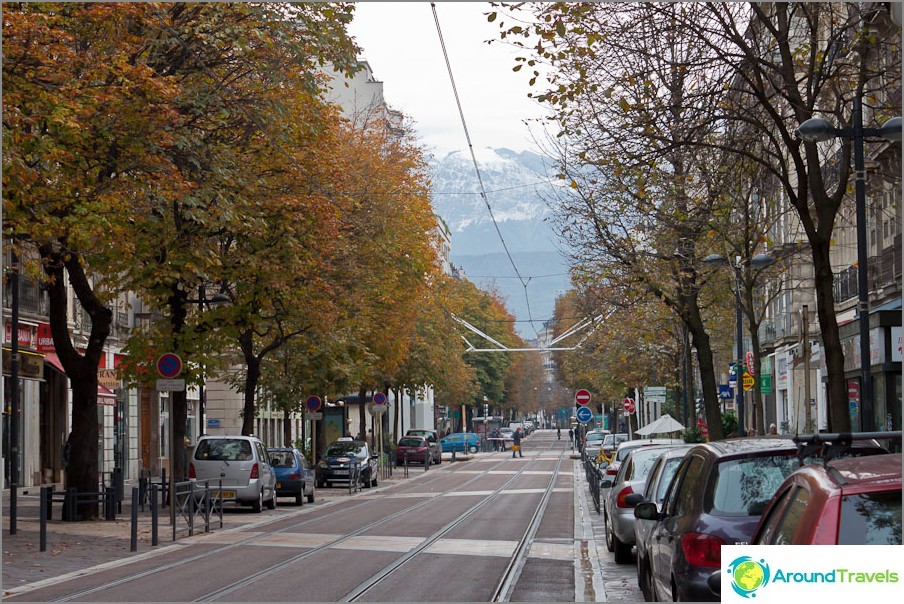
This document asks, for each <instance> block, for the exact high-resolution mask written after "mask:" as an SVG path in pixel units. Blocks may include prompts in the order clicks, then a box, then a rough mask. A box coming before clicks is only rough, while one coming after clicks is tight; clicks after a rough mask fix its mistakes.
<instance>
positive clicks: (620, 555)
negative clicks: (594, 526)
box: [612, 535, 631, 564]
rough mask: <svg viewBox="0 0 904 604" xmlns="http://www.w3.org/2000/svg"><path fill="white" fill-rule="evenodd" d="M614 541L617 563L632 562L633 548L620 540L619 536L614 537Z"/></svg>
mask: <svg viewBox="0 0 904 604" xmlns="http://www.w3.org/2000/svg"><path fill="white" fill-rule="evenodd" d="M612 540H613V541H614V542H615V544H614V545H615V563H616V564H628V563H629V562H631V546H630V545H629V544H627V543H625V542H624V541H622V540H621V539H619V538H618V535H612Z"/></svg>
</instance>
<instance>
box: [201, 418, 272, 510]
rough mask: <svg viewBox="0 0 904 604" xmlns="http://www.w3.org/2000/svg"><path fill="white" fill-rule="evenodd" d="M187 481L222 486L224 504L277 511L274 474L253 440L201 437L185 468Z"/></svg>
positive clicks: (263, 449)
mask: <svg viewBox="0 0 904 604" xmlns="http://www.w3.org/2000/svg"><path fill="white" fill-rule="evenodd" d="M188 477H189V478H194V479H195V480H209V481H210V483H209V484H210V486H211V487H213V488H219V484H222V491H221V494H222V497H223V502H224V503H226V502H230V503H235V504H237V505H250V506H251V508H252V509H253V510H254V511H255V512H260V511H261V510H262V509H263V506H264V503H266V504H267V507H268V508H270V509H271V510H272V509H273V508H275V507H276V473H275V472H274V471H273V468H272V467H271V465H270V456H269V454H268V453H267V449H266V447H264V443H262V442H261V441H260V439H258V438H256V437H254V436H201V437H200V438H199V439H198V444H197V446H195V450H194V453H193V454H192V459H191V462H190V463H189V465H188Z"/></svg>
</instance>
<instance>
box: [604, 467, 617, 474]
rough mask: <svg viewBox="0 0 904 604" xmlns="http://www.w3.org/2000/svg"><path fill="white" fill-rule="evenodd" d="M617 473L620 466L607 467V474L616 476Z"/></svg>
mask: <svg viewBox="0 0 904 604" xmlns="http://www.w3.org/2000/svg"><path fill="white" fill-rule="evenodd" d="M616 474H618V468H613V467H612V466H609V467H607V468H606V476H615V475H616Z"/></svg>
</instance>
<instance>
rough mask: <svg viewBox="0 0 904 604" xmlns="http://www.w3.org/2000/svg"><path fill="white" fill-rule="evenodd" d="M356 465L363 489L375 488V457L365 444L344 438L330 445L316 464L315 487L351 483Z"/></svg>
mask: <svg viewBox="0 0 904 604" xmlns="http://www.w3.org/2000/svg"><path fill="white" fill-rule="evenodd" d="M355 464H357V465H358V469H359V472H360V473H359V479H360V481H361V483H362V484H363V485H364V486H365V487H368V488H370V487H375V486H377V471H378V467H377V456H376V455H371V452H370V448H369V447H368V445H367V443H366V442H364V441H361V440H354V439H352V438H351V437H350V436H345V437H342V438H340V439H339V440H337V441H336V442H334V443H332V444H330V446H328V447H327V448H326V451H324V453H323V458H322V459H321V460H320V462H318V464H317V486H318V487H321V488H322V487H326V486H329V485H330V484H331V483H334V482H345V483H348V482H351V481H352V480H353V478H352V473H351V470H352V469H353V467H354V465H355Z"/></svg>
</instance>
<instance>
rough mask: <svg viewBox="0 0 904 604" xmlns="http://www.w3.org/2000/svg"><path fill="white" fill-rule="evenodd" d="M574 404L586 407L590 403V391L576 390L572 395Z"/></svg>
mask: <svg viewBox="0 0 904 604" xmlns="http://www.w3.org/2000/svg"><path fill="white" fill-rule="evenodd" d="M574 402H576V403H577V404H578V405H586V404H588V403H589V402H590V391H589V390H583V389H581V390H578V391H577V392H575V393H574Z"/></svg>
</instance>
